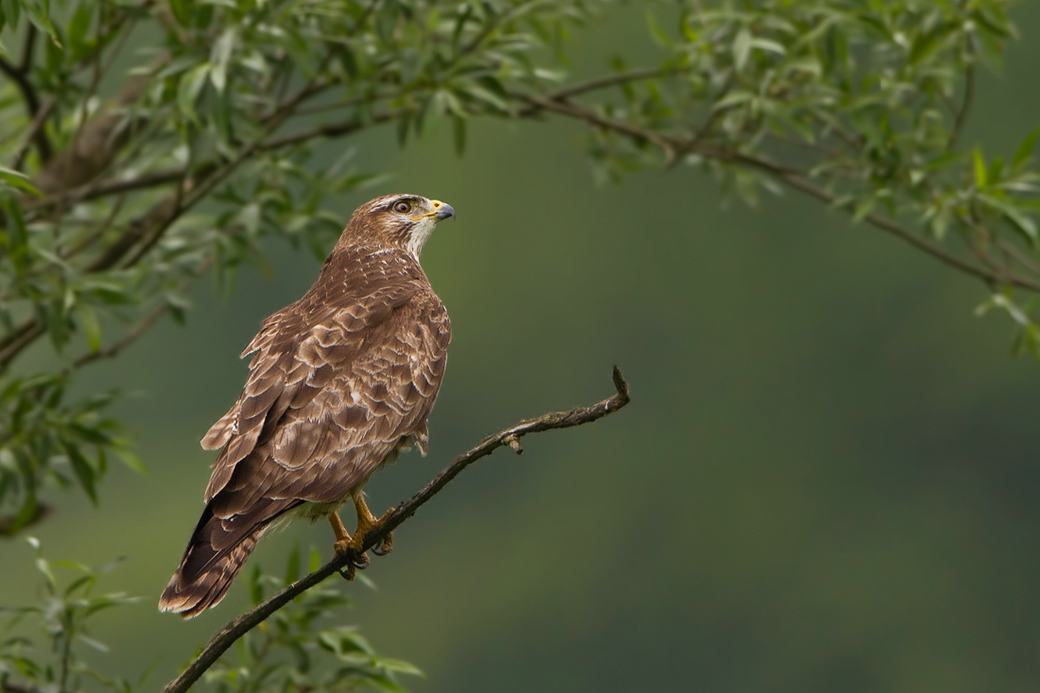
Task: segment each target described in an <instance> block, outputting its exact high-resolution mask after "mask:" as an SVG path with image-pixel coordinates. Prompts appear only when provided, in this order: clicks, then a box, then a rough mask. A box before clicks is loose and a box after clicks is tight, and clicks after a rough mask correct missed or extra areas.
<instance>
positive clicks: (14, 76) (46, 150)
mask: <svg viewBox="0 0 1040 693" xmlns="http://www.w3.org/2000/svg"><path fill="white" fill-rule="evenodd" d="M26 40H27V41H28V39H26ZM0 72H3V73H4V74H5V75H7V77H8V78H9V79H10V80H11V81H12V82H14V83H15V86H17V87H18V91H20V92H22V99H23V100H24V101H25V110H26V112H27V113H28V114H29V119H30V120H35V119H36V114H37V113H38V112H39V110H40V97H38V96H37V95H36V88H35V87H33V85H32V82H30V81H29V78H28V77H27V73H28V66H26V69H20V68H17V67H15V66H14V65H12V64H11V63H10V61H8V60H7V59H6V58H4V57H2V56H0ZM33 141H35V142H36V148H37V149H39V151H40V159H41V160H43V161H47V160H48V159H50V158H51V154H53V150H52V149H51V142H50V140H49V139H47V134H46V133H45V132H44V131H43V128H37V129H36V133H35V135H34V136H33Z"/></svg>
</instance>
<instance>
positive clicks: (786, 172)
mask: <svg viewBox="0 0 1040 693" xmlns="http://www.w3.org/2000/svg"><path fill="white" fill-rule="evenodd" d="M510 96H511V97H513V98H514V99H518V100H520V101H523V102H525V103H526V104H527V105H528V108H526V109H521V110H520V111H519V115H521V116H524V117H530V116H533V115H536V114H537V113H538V112H540V111H541V110H547V111H552V112H554V113H557V114H559V115H564V116H567V117H570V118H574V119H575V120H578V121H580V122H583V123H585V124H586V125H588V126H591V127H593V128H596V129H600V130H610V131H613V132H617V133H620V134H622V135H625V136H626V137H629V138H631V139H632V140H634V141H636V142H639V143H641V144H649V145H653V146H655V147H657V148H659V149H660V150H661V152H662V153H663V154H664V157H665V162H666V164H670V163H671V162H672V161H674V160H675V158H676V156H677V153H694V154H699V155H700V156H703V157H705V158H706V159H712V160H714V161H720V162H723V163H728V164H735V165H737V166H743V167H745V168H752V169H756V170H758V171H761V172H763V173H766V174H769V175H770V176H772V177H774V178H776V179H777V180H778V181H780V182H782V183H784V184H785V185H788V186H790V187H792V188H795V189H796V190H800V191H802V192H803V193H806V194H807V195H810V196H811V197H815V198H816V199H817V200H820V201H821V202H826V203H829V204H833V203H835V202H836V201H837V200H838V196H837V195H836V194H834V193H832V192H830V191H829V190H826V189H824V188H821V187H820V186H818V185H816V184H815V183H813V182H812V181H811V180H810V178H809V176H808V175H807V174H806V173H805V172H803V171H800V170H798V169H793V168H788V167H785V166H781V165H779V164H776V163H773V162H771V161H769V160H768V159H764V158H761V157H756V156H751V155H749V154H744V153H742V152H739V151H736V150H733V149H728V148H723V147H718V146H716V145H712V144H709V143H706V142H705V143H702V142H700V141H699V140H698V138H696V137H695V138H692V139H691V138H678V137H672V136H667V135H662V134H661V133H658V132H654V131H652V130H648V129H645V128H642V127H639V126H638V125H634V124H631V123H627V122H624V121H620V120H614V119H612V118H607V117H606V116H603V115H600V114H599V113H597V112H595V111H592V110H589V109H587V108H585V107H582V106H579V105H576V104H574V103H572V102H569V101H556V100H552V99H546V98H544V97H539V96H531V95H528V94H520V93H515V92H514V93H511V94H510ZM863 220H864V221H866V222H867V223H869V224H870V225H872V226H874V227H876V228H878V229H881V230H882V231H887V232H888V233H890V234H892V235H894V236H896V237H897V238H900V239H901V240H903V241H905V242H907V243H909V244H910V245H912V246H914V247H915V248H917V249H918V250H921V251H924V252H925V253H927V254H928V255H931V256H932V257H933V258H935V259H937V260H938V261H939V262H942V263H943V264H945V265H948V266H950V267H953V268H954V269H957V270H959V271H961V272H964V273H965V274H968V275H971V276H973V277H976V278H978V279H981V280H982V281H984V282H986V283H987V284H990V285H1004V284H1007V285H1011V286H1015V287H1018V288H1021V289H1027V290H1029V291H1035V292H1040V280H1036V279H1033V278H1031V277H1028V276H1023V275H1021V274H1016V273H1014V272H1011V271H1003V270H1001V271H997V270H994V269H991V268H988V267H984V266H980V265H977V264H975V263H973V262H970V261H967V260H964V259H962V258H960V257H958V256H957V255H955V254H953V253H951V252H949V251H948V250H946V249H945V248H943V247H942V245H940V244H939V243H936V242H934V241H931V240H929V239H928V238H925V237H924V236H922V235H921V234H918V233H914V232H913V231H912V230H910V229H908V228H906V227H905V226H903V225H902V224H900V223H899V222H897V221H896V220H894V219H892V218H890V217H886V216H883V215H880V214H877V213H871V214H868V215H867V216H865V217H864V218H863Z"/></svg>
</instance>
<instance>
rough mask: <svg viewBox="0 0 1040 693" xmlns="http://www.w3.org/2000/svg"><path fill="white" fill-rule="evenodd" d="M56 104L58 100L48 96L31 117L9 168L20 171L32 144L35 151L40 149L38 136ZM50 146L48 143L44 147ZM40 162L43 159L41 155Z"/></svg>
mask: <svg viewBox="0 0 1040 693" xmlns="http://www.w3.org/2000/svg"><path fill="white" fill-rule="evenodd" d="M57 104H58V100H57V99H56V98H54V97H53V96H48V97H47V100H46V101H44V102H43V106H42V107H41V108H40V110H39V111H38V112H37V113H36V115H35V116H33V119H32V122H31V123H29V129H28V130H26V132H25V138H24V139H23V140H22V144H21V145H19V147H18V151H17V152H16V153H15V155H14V161H13V162H12V163H11V168H13V169H14V170H16V171H21V170H22V166H23V165H24V164H25V159H26V158H27V157H28V156H29V149H30V148H31V147H32V145H33V144H35V145H36V148H37V150H39V149H40V140H39V135H40V133H41V132H43V126H44V125H46V124H47V119H48V118H50V116H51V113H52V112H53V111H54V107H55V106H56V105H57ZM46 146H47V147H49V146H50V144H49V141H48V144H47V145H46ZM40 159H41V161H46V160H45V159H43V156H42V154H41V157H40Z"/></svg>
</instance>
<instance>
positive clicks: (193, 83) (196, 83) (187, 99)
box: [177, 63, 210, 122]
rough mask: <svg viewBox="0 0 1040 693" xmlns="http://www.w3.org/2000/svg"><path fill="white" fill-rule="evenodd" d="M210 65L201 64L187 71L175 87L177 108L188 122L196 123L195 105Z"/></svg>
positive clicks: (204, 83)
mask: <svg viewBox="0 0 1040 693" xmlns="http://www.w3.org/2000/svg"><path fill="white" fill-rule="evenodd" d="M209 71H210V64H209V63H201V64H199V65H196V66H195V67H193V68H191V69H190V70H188V71H187V72H186V73H184V74H183V75H182V76H181V79H180V83H179V84H178V86H177V106H178V107H179V108H180V110H181V113H183V114H184V115H185V116H186V117H187V118H188V119H189V120H191V121H193V122H197V121H198V116H197V115H196V113H195V103H196V102H197V101H198V99H199V94H201V93H202V88H203V87H204V86H205V85H206V77H208V76H209Z"/></svg>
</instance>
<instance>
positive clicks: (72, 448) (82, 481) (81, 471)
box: [64, 441, 98, 506]
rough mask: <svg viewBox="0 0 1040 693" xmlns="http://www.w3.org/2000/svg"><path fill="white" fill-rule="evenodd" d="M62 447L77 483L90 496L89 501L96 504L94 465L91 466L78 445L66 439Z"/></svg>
mask: <svg viewBox="0 0 1040 693" xmlns="http://www.w3.org/2000/svg"><path fill="white" fill-rule="evenodd" d="M64 447H65V452H66V454H68V456H69V463H70V464H71V465H72V471H73V473H74V474H75V475H76V479H77V480H78V481H79V485H80V486H82V487H83V490H84V491H86V493H87V497H88V498H90V502H91V503H93V504H94V505H95V506H97V504H98V498H97V486H96V485H95V482H96V480H97V478H96V477H97V474H96V472H95V471H94V467H93V466H91V464H90V462H89V461H88V460H87V458H86V457H84V455H83V453H82V452H80V449H79V446H77V445H75V444H74V443H71V442H68V441H66V442H65V445H64Z"/></svg>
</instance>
